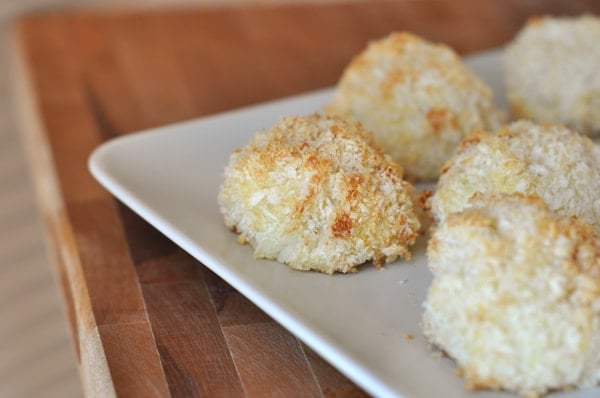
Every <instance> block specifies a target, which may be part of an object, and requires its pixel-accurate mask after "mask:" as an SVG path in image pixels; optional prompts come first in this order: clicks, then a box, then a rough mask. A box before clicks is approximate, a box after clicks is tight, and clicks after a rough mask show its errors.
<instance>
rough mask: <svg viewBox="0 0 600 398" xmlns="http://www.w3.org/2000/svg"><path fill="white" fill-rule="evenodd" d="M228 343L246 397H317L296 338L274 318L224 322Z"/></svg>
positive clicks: (307, 365)
mask: <svg viewBox="0 0 600 398" xmlns="http://www.w3.org/2000/svg"><path fill="white" fill-rule="evenodd" d="M223 332H224V333H225V338H226V339H227V344H228V345H229V348H230V350H231V353H232V355H233V360H234V362H235V364H236V366H237V368H238V371H239V373H240V377H241V379H242V383H243V384H244V389H245V391H246V394H247V396H248V397H251V398H253V397H295V396H302V397H306V398H309V397H320V396H321V390H320V388H319V386H318V385H317V382H316V379H315V376H314V374H313V373H312V369H311V367H310V365H309V364H308V361H307V359H306V356H305V355H304V352H303V351H302V348H301V346H300V343H299V342H298V340H297V339H296V338H295V337H294V336H292V335H291V334H289V333H285V332H284V329H283V328H282V327H281V326H280V325H279V324H277V323H275V322H267V323H253V324H249V325H239V326H227V327H224V328H223Z"/></svg>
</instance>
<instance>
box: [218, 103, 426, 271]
mask: <svg viewBox="0 0 600 398" xmlns="http://www.w3.org/2000/svg"><path fill="white" fill-rule="evenodd" d="M218 200H219V205H220V207H221V212H222V213H223V215H224V217H225V224H226V225H227V226H228V227H229V228H231V229H232V230H234V231H236V232H238V233H239V234H240V236H239V238H240V241H241V242H248V243H250V244H251V245H252V246H253V247H254V250H255V251H254V255H255V257H257V258H266V259H276V260H278V261H280V262H282V263H285V264H288V265H289V266H290V267H292V268H295V269H299V270H315V271H320V272H324V273H328V274H332V273H334V272H343V273H346V272H351V271H354V270H355V268H356V267H357V266H358V265H360V264H363V263H365V262H367V261H370V260H372V261H373V263H374V264H375V265H376V266H378V267H379V266H381V265H382V264H383V263H385V262H390V261H393V260H395V259H396V258H398V257H401V258H410V252H409V249H408V248H409V246H411V245H412V244H413V243H414V242H415V239H416V237H417V235H418V231H419V227H420V224H419V220H418V219H417V216H416V215H415V211H414V203H413V187H412V186H411V185H410V184H409V183H408V182H405V181H403V179H402V168H401V167H400V166H399V165H397V164H396V163H394V162H392V161H391V160H390V159H389V157H387V155H384V154H383V152H382V151H381V150H380V149H378V148H376V147H374V146H373V139H372V136H371V135H370V134H369V133H367V132H365V131H364V130H362V128H361V127H360V125H358V124H355V123H350V122H347V121H344V120H341V119H338V118H333V117H326V116H322V115H318V114H315V115H310V116H306V117H296V116H290V117H285V118H282V119H281V120H280V121H279V123H277V124H276V125H275V126H273V127H272V128H271V129H269V130H266V131H260V132H258V133H257V134H256V135H255V137H254V138H253V139H252V141H251V142H250V143H249V144H247V145H246V146H245V147H244V148H242V149H239V150H237V151H235V152H234V153H233V154H232V155H231V158H230V161H229V164H228V165H227V166H226V168H225V175H224V181H223V185H222V187H221V191H220V194H219V198H218Z"/></svg>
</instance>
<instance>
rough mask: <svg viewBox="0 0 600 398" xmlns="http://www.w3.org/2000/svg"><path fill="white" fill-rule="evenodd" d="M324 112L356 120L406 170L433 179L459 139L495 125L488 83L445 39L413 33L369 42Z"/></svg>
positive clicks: (420, 177)
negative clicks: (435, 40)
mask: <svg viewBox="0 0 600 398" xmlns="http://www.w3.org/2000/svg"><path fill="white" fill-rule="evenodd" d="M326 111H327V112H328V113H332V114H338V115H341V116H344V117H346V118H349V119H351V120H355V121H359V122H360V123H362V124H363V126H364V127H365V128H366V129H367V130H370V131H372V132H373V134H374V135H375V141H376V142H377V144H378V145H380V146H382V147H383V149H384V151H385V152H386V153H388V154H389V155H390V156H391V157H392V159H394V160H395V161H396V162H398V163H400V164H401V165H402V167H404V169H405V170H406V173H407V175H409V176H411V177H413V178H418V179H423V180H433V179H436V178H437V177H438V176H439V170H440V167H441V166H442V165H443V164H444V163H445V162H446V161H447V160H448V159H449V158H450V157H451V156H452V155H453V154H454V151H455V149H456V146H457V145H458V143H459V142H460V140H461V138H462V137H464V136H465V135H467V134H468V133H470V132H471V131H472V130H473V129H475V128H483V129H489V128H496V127H497V126H498V115H499V113H498V112H497V111H496V110H495V109H494V107H493V103H492V92H491V90H490V89H489V88H488V87H487V86H486V85H485V84H484V83H483V82H482V81H481V80H480V79H479V78H477V77H476V76H475V75H474V74H472V73H471V72H470V71H468V70H467V69H466V68H465V66H464V65H463V63H462V62H461V59H460V58H459V56H458V55H457V54H456V53H455V52H454V51H453V50H452V49H451V48H449V47H448V46H445V45H443V44H433V43H430V42H428V41H426V40H424V39H422V38H420V37H418V36H415V35H413V34H410V33H405V32H402V33H393V34H391V35H390V36H388V37H386V38H384V39H382V40H379V41H375V42H372V43H370V44H369V46H368V47H367V49H366V50H365V51H363V52H362V53H361V54H359V55H358V56H356V57H355V58H354V59H353V60H352V62H351V63H350V64H349V65H348V66H347V68H346V69H345V71H344V73H343V75H342V77H341V79H340V81H339V83H338V86H337V89H336V92H335V96H334V99H333V101H332V102H331V103H330V104H329V105H328V106H327V107H326Z"/></svg>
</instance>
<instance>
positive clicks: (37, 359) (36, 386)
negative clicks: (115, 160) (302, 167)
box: [0, 0, 334, 398]
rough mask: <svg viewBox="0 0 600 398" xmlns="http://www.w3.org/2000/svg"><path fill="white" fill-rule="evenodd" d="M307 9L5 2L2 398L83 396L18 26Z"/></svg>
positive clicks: (0, 72) (197, 2)
mask: <svg viewBox="0 0 600 398" xmlns="http://www.w3.org/2000/svg"><path fill="white" fill-rule="evenodd" d="M308 1H312V2H317V1H319V0H295V1H294V0H1V1H0V397H42V396H43V397H47V398H49V397H61V398H69V397H79V396H81V395H82V390H81V387H80V382H79V378H78V374H77V369H76V366H75V361H74V354H73V349H72V346H71V341H70V337H69V335H68V327H67V321H66V318H65V314H64V310H63V307H62V304H61V297H60V294H59V292H58V288H57V285H56V282H55V280H54V277H53V274H52V268H51V266H50V263H49V258H48V256H47V253H46V250H45V247H44V235H43V232H42V231H43V230H42V228H43V226H42V224H41V222H40V219H39V213H38V210H37V207H36V199H35V197H34V195H33V190H32V186H31V180H30V176H29V169H28V165H27V162H26V160H25V155H24V152H23V148H22V145H21V138H20V135H19V130H18V129H19V127H18V120H17V118H16V116H15V115H16V113H17V112H16V110H15V106H14V104H13V100H12V98H13V96H12V86H11V84H12V82H11V78H10V76H11V70H10V69H11V62H12V61H11V59H10V56H11V55H10V42H11V38H12V36H11V28H12V24H13V22H14V21H15V20H16V19H18V18H19V17H20V16H22V15H24V14H27V13H40V12H44V11H47V10H52V11H60V10H72V9H82V8H87V9H90V8H101V9H107V8H120V9H123V8H127V9H131V8H136V9H148V8H157V7H190V6H192V7H210V6H215V5H218V6H219V7H222V6H228V5H231V4H236V3H263V4H264V3H271V4H272V3H291V2H296V3H298V2H308ZM320 1H321V2H323V0H320ZM328 1H330V2H331V1H334V0H328Z"/></svg>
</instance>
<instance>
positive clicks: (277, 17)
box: [15, 0, 600, 397]
mask: <svg viewBox="0 0 600 398" xmlns="http://www.w3.org/2000/svg"><path fill="white" fill-rule="evenodd" d="M583 11H592V12H594V11H595V12H599V11H600V4H599V2H596V1H594V0H589V1H583V0H581V1H571V0H569V1H547V0H530V1H527V2H522V1H518V0H512V1H509V0H498V1H489V0H452V1H445V2H444V1H397V2H373V1H368V2H367V1H363V2H352V3H346V4H330V5H316V4H310V5H286V6H273V5H271V6H255V7H243V8H239V7H238V8H226V7H223V8H211V9H191V10H190V9H186V10H171V11H152V12H124V11H119V12H103V13H95V12H89V11H88V12H75V13H59V14H41V15H34V16H29V17H26V18H24V19H23V20H22V21H21V22H20V23H19V24H18V25H17V29H16V32H17V35H16V39H17V40H16V42H15V44H16V47H15V49H16V51H17V55H18V56H17V58H16V59H17V60H18V65H17V66H16V68H15V71H16V73H17V75H18V93H19V98H20V106H19V109H20V111H21V116H22V120H23V122H24V124H23V126H24V129H23V131H24V137H25V142H26V147H27V150H28V153H29V158H30V160H31V165H32V170H33V175H34V179H35V182H36V187H37V194H38V197H39V203H40V207H41V209H42V212H43V215H44V220H45V224H46V228H47V232H48V237H49V239H48V241H49V247H50V249H51V250H50V251H51V255H52V257H53V263H54V265H55V271H56V275H57V278H58V280H59V282H60V285H61V288H62V292H63V295H64V302H65V306H66V308H67V312H68V316H69V320H70V326H71V332H72V337H73V341H74V347H75V350H76V353H77V361H78V365H79V368H80V373H81V378H82V382H83V386H84V389H85V391H86V393H87V394H88V395H90V396H113V395H119V396H127V397H129V396H140V397H148V396H169V395H171V396H177V397H179V396H218V397H222V396H226V397H234V396H250V397H258V396H265V395H266V396H282V397H288V396H303V397H310V396H316V397H318V396H328V397H333V396H336V397H339V396H362V395H364V392H363V391H362V390H360V389H359V388H358V387H356V386H355V385H354V384H353V383H352V382H350V381H349V380H348V379H347V378H346V377H344V376H342V375H341V374H340V373H338V372H337V371H336V370H334V369H333V368H332V367H331V366H329V365H328V364H327V363H325V362H324V361H323V360H322V359H321V358H320V357H319V356H318V355H316V354H315V353H313V352H312V351H311V350H310V349H308V348H307V347H306V346H304V345H303V344H302V343H301V342H299V341H298V340H297V339H296V338H295V337H294V336H293V335H292V334H290V333H288V332H287V331H285V330H283V329H282V328H281V327H280V326H279V325H278V324H277V323H275V322H274V321H273V320H271V319H270V318H269V317H268V316H266V315H265V314H264V313H263V312H262V311H261V310H259V309H258V308H257V307H255V306H254V305H253V304H252V303H250V302H249V301H248V300H246V299H245V298H244V297H242V296H241V295H240V294H239V293H237V292H236V291H234V290H233V289H232V288H230V287H229V286H228V285H227V284H226V283H224V282H223V281H222V280H221V279H219V278H218V277H217V276H215V275H214V274H213V273H212V272H210V271H209V270H207V269H206V268H205V267H204V266H203V265H202V264H200V263H198V262H197V261H195V260H194V259H192V258H191V257H190V256H188V255H187V254H186V253H184V252H183V251H182V250H181V249H179V248H178V247H176V246H175V245H174V244H173V243H171V242H170V241H169V240H167V239H166V238H164V237H163V236H162V235H161V234H160V233H158V232H157V231H155V230H154V229H153V228H152V227H150V226H149V225H148V224H147V223H146V222H144V221H143V220H142V219H140V218H139V217H138V216H136V215H135V214H133V213H132V212H131V211H130V210H128V209H127V208H125V207H124V206H123V205H121V204H120V203H119V202H117V201H116V200H114V199H113V198H112V197H111V195H110V194H108V193H107V192H106V191H105V190H104V189H102V188H101V187H100V186H99V185H98V184H97V183H96V182H95V181H94V180H93V178H92V177H91V176H90V174H89V173H88V171H87V167H86V162H87V158H88V156H89V154H90V152H91V151H92V150H93V149H94V148H96V147H97V146H98V145H99V144H101V143H102V142H104V141H106V140H108V139H111V138H113V137H117V136H120V135H124V134H128V133H130V132H133V131H136V130H141V129H146V128H149V127H153V126H158V125H162V124H166V123H172V122H176V121H181V120H184V119H190V118H194V117H199V116H202V115H207V114H210V113H214V112H219V111H223V110H226V109H232V108H236V107H240V106H244V105H248V104H251V103H256V102H260V101H265V100H269V99H275V98H279V97H283V96H287V95H291V94H296V93H299V92H303V91H308V90H313V89H316V88H320V87H324V86H329V85H333V84H334V83H335V82H336V80H337V79H338V77H339V75H340V73H341V71H342V69H343V67H344V65H346V64H347V63H348V62H349V61H350V59H351V57H352V56H353V55H354V54H356V53H357V52H358V51H360V50H361V49H362V48H363V47H364V46H365V43H366V42H367V41H368V40H370V39H373V38H378V37H381V36H384V35H386V34H388V33H389V32H391V31H394V30H411V31H414V32H416V33H418V34H420V35H423V36H425V37H426V38H428V39H431V40H436V41H443V42H445V43H448V44H450V45H451V46H453V47H455V48H456V49H457V50H458V51H459V52H461V53H468V52H473V51H478V50H482V49H486V48H490V47H495V46H499V45H502V44H503V43H505V42H506V41H507V40H509V39H510V38H511V37H512V36H513V35H514V34H515V32H516V31H517V30H518V29H519V28H520V27H521V26H522V24H523V22H524V21H525V19H526V18H527V17H528V16H530V15H534V14H543V13H553V14H578V13H581V12H583ZM198 172H201V170H199V171H198ZM198 222H202V220H198Z"/></svg>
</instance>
